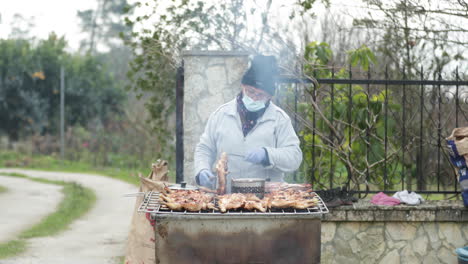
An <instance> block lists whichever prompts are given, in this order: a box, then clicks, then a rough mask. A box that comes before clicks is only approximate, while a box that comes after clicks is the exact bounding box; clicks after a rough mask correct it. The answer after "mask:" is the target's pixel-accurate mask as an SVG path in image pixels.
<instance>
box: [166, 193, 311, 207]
mask: <svg viewBox="0 0 468 264" xmlns="http://www.w3.org/2000/svg"><path fill="white" fill-rule="evenodd" d="M166 192H167V193H165V194H164V193H162V194H161V195H160V198H161V200H162V202H161V204H163V205H165V206H167V207H168V208H169V209H171V210H174V211H183V210H187V211H190V212H196V211H200V210H218V208H219V211H221V213H225V212H227V211H228V210H239V209H245V210H249V211H254V210H257V211H260V212H262V213H264V212H266V211H267V210H269V209H272V210H275V209H287V208H289V209H300V210H304V209H307V208H311V207H315V206H317V204H318V202H319V201H318V199H317V197H315V194H314V193H312V190H307V191H303V190H295V189H287V190H282V191H274V192H271V193H269V194H267V195H265V197H264V198H263V199H260V198H258V197H257V196H256V195H255V194H252V193H245V194H244V193H232V194H225V195H219V196H217V197H215V198H216V199H214V197H213V196H212V195H210V194H206V193H204V192H200V191H194V190H169V189H167V190H166ZM215 200H216V201H217V206H215Z"/></svg>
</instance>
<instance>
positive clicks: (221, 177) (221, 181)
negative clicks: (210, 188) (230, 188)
mask: <svg viewBox="0 0 468 264" xmlns="http://www.w3.org/2000/svg"><path fill="white" fill-rule="evenodd" d="M216 173H217V174H218V190H217V191H218V194H219V195H223V194H225V193H226V175H227V174H228V166H227V154H226V152H223V153H221V156H220V157H219V160H218V162H217V163H216Z"/></svg>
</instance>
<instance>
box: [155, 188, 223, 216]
mask: <svg viewBox="0 0 468 264" xmlns="http://www.w3.org/2000/svg"><path fill="white" fill-rule="evenodd" d="M165 190H166V192H167V193H161V194H160V198H161V200H162V201H163V202H161V204H164V205H166V206H167V207H168V208H169V209H171V210H175V211H181V210H187V211H190V212H197V211H200V210H215V209H216V207H215V205H214V202H213V196H211V195H209V194H206V193H203V192H200V191H194V190H170V189H168V188H166V189H165Z"/></svg>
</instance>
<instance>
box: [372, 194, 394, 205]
mask: <svg viewBox="0 0 468 264" xmlns="http://www.w3.org/2000/svg"><path fill="white" fill-rule="evenodd" d="M371 203H373V204H377V205H399V204H400V203H401V202H400V200H399V199H397V198H394V197H391V196H388V195H386V194H385V193H383V192H379V193H378V194H376V195H374V197H372V199H371Z"/></svg>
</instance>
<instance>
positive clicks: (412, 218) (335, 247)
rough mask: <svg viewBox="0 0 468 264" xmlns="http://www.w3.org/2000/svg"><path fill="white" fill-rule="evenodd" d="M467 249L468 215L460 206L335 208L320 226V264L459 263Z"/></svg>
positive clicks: (362, 205) (361, 204)
mask: <svg viewBox="0 0 468 264" xmlns="http://www.w3.org/2000/svg"><path fill="white" fill-rule="evenodd" d="M467 245H468V210H466V208H464V207H463V204H462V203H461V202H460V201H439V202H427V203H426V204H424V205H421V206H405V205H401V206H396V207H389V206H375V205H372V204H370V203H368V202H365V201H360V202H359V203H358V204H355V205H353V206H347V207H338V208H336V209H333V210H332V211H330V213H329V214H327V215H325V216H324V218H323V220H322V251H321V252H322V253H321V254H322V258H321V263H381V264H386V263H392V264H394V263H457V256H456V253H455V249H456V248H459V247H464V246H467Z"/></svg>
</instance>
